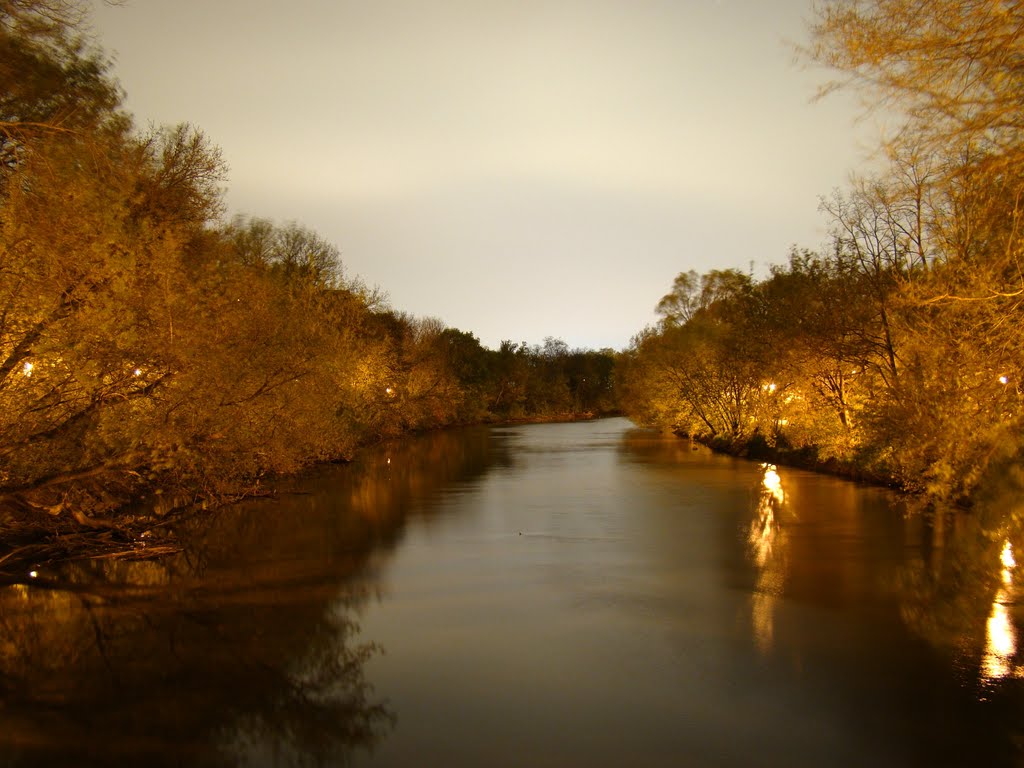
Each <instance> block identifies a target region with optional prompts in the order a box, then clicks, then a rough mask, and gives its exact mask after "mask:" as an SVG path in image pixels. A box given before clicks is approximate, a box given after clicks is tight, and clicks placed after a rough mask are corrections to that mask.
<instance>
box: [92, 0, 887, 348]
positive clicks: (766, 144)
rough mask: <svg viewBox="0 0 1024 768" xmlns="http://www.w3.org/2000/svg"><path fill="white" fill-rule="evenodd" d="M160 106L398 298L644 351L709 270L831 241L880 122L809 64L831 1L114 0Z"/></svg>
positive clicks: (267, 199)
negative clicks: (671, 297)
mask: <svg viewBox="0 0 1024 768" xmlns="http://www.w3.org/2000/svg"><path fill="white" fill-rule="evenodd" d="M93 2H94V9H93V18H92V27H93V32H94V33H95V34H96V36H97V38H98V40H99V43H100V44H101V45H102V46H103V48H104V49H105V50H106V52H107V53H108V55H110V56H111V57H112V58H113V59H114V62H115V64H114V69H113V73H114V75H115V77H117V79H118V80H119V81H120V82H121V84H122V86H123V87H124V89H125V90H126V92H127V102H126V105H127V107H128V109H129V110H130V111H131V112H132V113H133V114H134V115H135V118H136V121H137V123H138V125H139V126H140V127H142V128H145V127H146V126H148V125H150V124H153V125H165V124H167V125H170V124H177V123H180V122H188V123H191V124H193V125H195V126H196V127H197V128H199V129H201V130H202V131H203V132H204V133H205V134H206V135H207V137H208V138H209V139H210V140H211V141H212V142H213V143H214V144H216V145H218V146H219V147H220V148H221V150H222V153H223V156H224V159H225V161H226V163H227V166H228V182H227V191H226V203H227V206H228V209H229V214H236V213H241V214H246V215H251V216H259V217H265V218H270V219H273V220H274V221H277V222H279V223H285V222H289V221H297V222H299V223H301V224H303V225H305V226H307V227H309V228H311V229H313V230H315V231H316V232H317V233H319V234H320V235H322V236H323V237H325V238H327V239H328V240H330V241H331V242H333V243H334V244H335V245H337V246H338V248H339V249H340V251H341V257H342V261H343V263H344V268H345V272H346V274H347V275H348V276H349V277H352V278H359V279H361V280H362V281H363V282H365V283H366V284H368V285H370V286H376V287H379V288H380V289H382V290H383V291H385V292H386V293H387V295H388V297H389V300H390V304H391V306H392V307H393V308H394V309H396V310H400V311H405V312H409V313H411V314H413V315H416V316H421V317H437V318H440V319H441V320H442V321H443V322H444V323H445V324H446V325H448V326H452V327H456V328H459V329H461V330H463V331H470V332H472V333H474V334H475V335H476V336H477V337H478V338H479V339H480V340H481V341H482V342H483V343H484V344H485V345H487V346H489V347H492V348H495V347H497V346H498V345H499V344H500V342H501V341H502V340H503V339H510V340H512V341H515V342H519V341H526V342H528V343H530V344H535V343H540V342H542V341H543V339H544V338H545V337H547V336H553V337H556V338H560V339H562V340H564V341H565V342H566V343H567V344H568V345H569V346H570V347H573V348H577V347H585V348H592V349H600V348H605V347H611V348H613V349H622V348H624V347H626V346H627V345H628V344H629V341H630V338H631V337H632V336H633V335H634V334H635V333H637V332H638V331H640V330H641V329H642V328H643V327H644V326H646V325H648V324H650V323H652V322H654V321H655V320H656V316H655V314H654V306H655V305H656V304H657V302H658V300H659V299H660V298H661V296H663V295H664V294H665V293H667V292H668V290H669V289H670V288H671V285H672V280H673V278H674V277H675V276H676V275H677V274H678V273H679V272H684V271H688V270H691V269H692V270H696V271H697V272H706V271H708V270H710V269H726V268H730V267H735V268H739V269H743V270H748V269H750V268H751V265H753V269H754V273H755V275H756V276H763V275H764V274H765V273H766V271H767V267H768V265H769V264H773V263H784V262H785V261H786V259H787V257H788V253H789V250H790V247H791V246H793V245H797V246H800V247H808V248H818V247H820V246H821V245H823V244H824V243H825V242H826V240H827V221H826V219H825V218H824V216H823V215H822V214H821V213H819V211H818V202H819V198H820V197H821V196H824V195H828V194H830V193H831V192H832V190H833V189H836V188H842V187H843V186H845V185H846V183H847V182H848V179H849V176H850V173H851V172H853V171H855V170H856V169H858V168H859V167H861V166H862V165H863V164H864V162H865V159H866V158H867V157H868V154H869V149H870V147H871V145H872V139H873V131H874V132H877V131H876V130H875V129H873V128H872V127H871V126H870V125H868V124H866V123H865V121H863V120H860V121H858V120H857V116H858V115H859V114H860V111H859V108H858V105H857V102H856V101H855V100H854V98H853V97H852V96H848V95H845V94H840V95H838V96H831V97H829V98H828V99H826V100H824V101H818V102H814V101H813V96H814V93H815V89H816V87H817V86H818V85H820V84H821V83H822V82H823V81H824V80H825V79H826V78H827V73H825V72H823V71H821V70H818V69H809V68H807V66H806V65H801V64H799V63H797V62H795V54H794V47H793V46H794V44H795V43H799V42H804V41H806V26H805V24H806V19H807V18H808V17H809V15H810V0H432V2H427V0H360V1H359V2H354V1H351V0H292V1H291V2H289V3H283V2H280V0H273V2H268V1H265V0H123V1H122V2H121V3H120V4H118V5H108V4H106V3H103V2H101V0H93Z"/></svg>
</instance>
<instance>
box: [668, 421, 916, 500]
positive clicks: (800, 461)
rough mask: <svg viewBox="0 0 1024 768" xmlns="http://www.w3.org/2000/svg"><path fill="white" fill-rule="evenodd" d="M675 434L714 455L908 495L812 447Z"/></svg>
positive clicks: (890, 481)
mask: <svg viewBox="0 0 1024 768" xmlns="http://www.w3.org/2000/svg"><path fill="white" fill-rule="evenodd" d="M677 434H678V436H679V437H681V438H686V439H693V440H694V441H696V442H699V443H700V444H701V445H704V446H707V447H708V448H710V449H711V450H712V451H714V452H715V453H721V454H725V455H728V456H736V457H738V458H743V459H750V460H752V461H762V462H768V463H770V464H780V465H782V466H785V467H795V468H797V469H806V470H808V471H810V472H818V473H820V474H824V475H832V476H833V477H841V478H843V479H844V480H851V481H853V482H857V483H864V484H866V485H875V486H880V487H884V488H891V489H893V490H896V491H900V492H903V493H912V491H911V490H910V489H908V488H906V487H905V486H904V485H903V484H902V483H900V482H899V480H897V479H896V478H895V477H893V476H892V475H889V474H886V473H884V472H880V471H877V470H872V469H870V468H867V467H864V466H861V465H859V464H856V463H854V462H851V461H842V460H840V459H837V458H835V457H829V458H827V459H821V458H819V457H818V449H817V448H815V447H814V446H807V447H804V448H784V447H779V446H773V445H770V444H769V443H768V441H767V440H765V439H764V438H763V437H762V436H760V435H755V436H754V437H752V438H749V439H747V440H740V441H735V440H727V439H725V438H720V437H699V438H698V437H695V438H690V437H689V436H688V435H685V434H679V433H677Z"/></svg>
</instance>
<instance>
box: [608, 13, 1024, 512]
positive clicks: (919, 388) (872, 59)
mask: <svg viewBox="0 0 1024 768" xmlns="http://www.w3.org/2000/svg"><path fill="white" fill-rule="evenodd" d="M1022 30H1024V14H1022V10H1021V7H1020V4H1018V3H999V2H983V1H981V0H979V1H978V2H973V1H972V2H959V1H958V2H952V1H951V0H928V2H923V3H922V2H916V0H914V1H912V0H838V1H837V2H830V3H825V4H822V5H821V6H820V7H819V8H818V9H817V16H816V19H815V21H814V23H813V25H812V44H811V45H810V46H809V47H808V48H807V49H806V50H805V54H807V55H808V56H809V57H811V58H813V59H815V60H817V61H819V62H822V63H824V64H827V65H829V66H831V67H833V68H834V69H835V70H836V71H838V72H839V73H840V74H841V76H842V77H843V78H845V79H841V80H839V81H836V82H833V83H831V84H829V86H827V87H826V88H825V91H827V90H829V89H830V88H833V87H841V86H849V85H854V86H857V87H860V88H861V89H862V93H864V94H865V95H866V97H867V99H868V102H869V104H870V105H872V106H878V105H881V106H884V107H886V108H888V109H890V110H892V111H893V113H894V114H901V115H903V117H904V120H903V122H902V124H901V125H900V126H899V129H898V130H897V131H896V132H895V134H894V135H893V136H892V137H891V139H890V140H889V141H888V143H887V144H886V145H885V146H884V147H883V149H884V150H885V152H886V153H887V156H888V157H889V159H890V166H889V169H888V171H887V173H886V174H884V175H883V176H880V177H878V178H870V179H858V180H856V181H855V182H854V183H853V185H852V188H851V189H850V190H849V191H848V192H847V193H845V194H841V193H836V194H835V195H833V196H832V197H831V198H829V199H826V200H824V201H823V202H822V210H823V212H824V213H825V214H826V215H827V216H828V218H829V221H830V223H831V226H832V250H831V252H830V253H828V254H820V255H819V254H812V253H806V252H795V253H794V254H793V255H792V256H791V259H790V263H789V265H788V267H785V268H775V269H773V271H772V273H771V275H770V276H769V277H768V278H767V279H765V280H763V281H761V282H759V283H757V284H756V285H753V286H750V288H749V290H746V291H736V290H731V291H725V292H724V293H723V292H721V291H719V290H717V289H716V288H715V286H718V285H722V284H723V281H722V273H719V272H710V273H708V274H707V275H704V276H703V277H698V276H697V275H696V273H693V272H687V273H683V274H680V275H679V277H677V278H676V281H675V284H674V286H673V290H672V292H671V293H670V294H668V295H667V296H665V297H664V298H663V299H662V300H661V302H660V303H659V304H658V312H659V313H661V315H662V321H661V323H660V324H659V326H658V327H656V328H653V329H649V330H648V331H647V332H645V333H644V334H642V335H641V336H639V337H637V339H636V340H635V341H634V345H633V348H632V349H631V350H630V351H629V353H628V354H627V355H626V356H625V364H624V365H623V370H622V372H621V376H620V380H621V386H622V397H623V404H624V407H625V408H626V410H627V411H628V412H630V413H631V414H635V415H636V416H637V417H638V418H640V419H643V420H645V421H648V422H651V423H658V424H663V425H668V426H672V427H674V428H676V429H679V430H682V431H689V432H693V433H695V434H699V435H701V434H702V435H706V436H709V437H718V436H721V435H722V434H723V433H728V434H729V437H730V438H731V440H732V441H734V442H743V441H749V440H751V439H754V438H755V437H757V438H759V439H763V440H766V441H767V442H769V443H770V444H772V443H774V444H776V445H781V446H783V447H788V448H796V449H800V450H809V451H812V452H814V453H815V454H816V455H817V456H818V457H819V459H823V460H831V459H835V460H839V461H843V462H847V463H852V464H853V465H855V466H856V467H859V468H860V469H865V470H869V471H871V472H873V473H882V474H886V475H888V476H890V477H892V478H894V479H896V480H898V481H899V482H900V483H901V484H902V485H903V486H904V487H907V488H909V489H913V490H920V491H925V492H927V493H928V494H929V496H930V497H931V498H939V499H943V498H946V499H959V500H964V499H968V498H970V497H971V496H972V494H974V493H975V491H976V489H977V488H978V487H979V486H980V485H982V483H983V482H984V481H985V479H986V477H987V476H990V475H991V474H992V473H993V472H994V471H995V470H994V469H993V468H994V467H996V466H1001V465H1002V464H1003V462H1005V460H1006V457H1008V456H1013V455H1018V454H1019V451H1020V448H1021V446H1022V443H1024V440H1022V434H1024V397H1022V391H1024V386H1022V379H1021V377H1022V374H1024V371H1022V368H1021V366H1022V361H1024V336H1022V334H1021V333H1020V328H1021V327H1022V324H1024V270H1022V267H1021V259H1022V255H1024V245H1022V241H1021V237H1020V219H1021V211H1020V201H1021V199H1022V195H1024V182H1022V179H1024V130H1022V129H1024V119H1022V114H1024V113H1022V108H1024V105H1022V103H1021V99H1020V93H1021V74H1020V66H1019V61H1020V58H1021V54H1022V49H1021V46H1022V45H1024V43H1022V40H1024V36H1022V35H1021V32H1022ZM765 345H767V347H768V348H769V349H770V350H771V354H767V355H766V354H765V352H764V349H763V347H764V346H765ZM726 370H730V371H732V372H733V374H734V375H733V377H732V378H729V377H726V376H724V375H723V372H725V371H726ZM758 382H760V389H759V388H758ZM723 404H727V407H726V405H723Z"/></svg>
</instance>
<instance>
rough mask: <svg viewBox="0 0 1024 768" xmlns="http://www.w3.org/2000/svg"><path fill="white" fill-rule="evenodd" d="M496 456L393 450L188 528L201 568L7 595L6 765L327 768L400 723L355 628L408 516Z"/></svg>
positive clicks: (49, 580)
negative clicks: (378, 696) (377, 691)
mask: <svg viewBox="0 0 1024 768" xmlns="http://www.w3.org/2000/svg"><path fill="white" fill-rule="evenodd" d="M495 456H496V454H494V452H493V451H492V450H491V448H490V447H489V445H488V443H487V435H486V433H485V432H469V433H466V432H450V433H438V434H436V435H431V436H425V437H424V438H423V439H418V440H412V441H410V442H409V443H406V444H397V445H393V446H381V447H379V448H378V449H374V450H373V451H368V452H367V453H366V455H365V457H364V459H363V460H362V461H360V462H358V463H356V464H353V465H351V466H348V467H340V468H338V467H335V468H329V469H324V470H323V471H322V472H321V473H319V475H318V476H316V477H313V478H310V479H308V480H307V482H305V483H302V482H297V483H296V484H295V485H294V487H293V490H294V491H296V493H294V494H285V495H282V496H281V497H280V499H279V500H277V501H274V502H259V503H253V504H244V505H239V506H237V507H234V508H231V509H228V510H225V511H224V512H223V513H222V514H217V515H213V516H210V517H207V518H201V519H195V520H193V521H191V522H190V523H188V524H186V525H184V526H183V527H182V530H181V539H182V541H183V542H184V543H185V545H186V547H185V551H184V552H183V553H182V554H181V555H178V556H175V557H172V558H167V559H164V560H157V561H150V562H124V561H114V560H98V561H90V562H83V563H74V564H70V565H68V566H65V567H64V568H63V569H62V570H61V571H60V572H59V573H40V578H39V579H38V580H37V581H36V582H33V584H32V586H27V585H24V584H16V585H13V586H10V587H7V588H5V589H2V590H0V718H2V719H3V723H4V725H3V728H2V729H0V755H3V756H2V757H0V764H7V765H17V764H20V763H19V761H23V762H25V763H28V764H36V763H38V762H49V763H52V764H63V763H68V764H70V763H72V762H73V763H74V764H78V765H88V764H95V765H107V764H120V763H124V762H126V761H127V762H135V761H139V760H141V759H143V758H145V760H146V761H147V762H152V763H156V764H161V763H172V764H182V765H235V764H250V763H255V764H276V765H297V764H323V765H338V764H344V763H345V762H348V760H349V758H350V756H351V755H352V753H353V751H354V750H359V749H371V748H372V747H373V745H374V744H376V743H377V742H379V740H380V739H382V738H384V737H385V736H386V734H387V732H388V731H389V730H390V727H391V725H392V723H393V720H394V715H393V714H392V713H391V712H390V711H389V709H388V708H387V706H386V705H385V704H384V703H382V702H380V701H377V700H375V698H374V695H373V692H372V690H371V687H370V685H369V684H368V682H367V681H366V679H365V677H364V673H363V668H364V665H365V663H366V661H367V660H368V659H369V658H370V657H371V656H372V655H373V654H374V652H375V651H376V648H375V647H374V646H373V645H372V644H366V643H362V642H360V640H359V638H358V624H357V621H356V620H357V617H358V613H359V610H360V609H361V606H362V605H364V604H365V602H366V600H367V598H368V597H369V596H370V595H372V594H373V578H374V573H373V567H372V566H373V564H374V562H375V561H376V560H377V558H379V556H380V554H379V553H380V552H381V551H387V550H389V549H390V548H391V547H392V546H393V545H394V543H395V542H396V541H397V540H398V538H399V537H400V535H401V529H402V525H403V522H404V517H405V515H406V514H407V513H408V511H409V510H410V509H411V508H413V507H419V506H422V505H421V504H418V502H419V501H421V500H423V499H424V498H425V497H427V496H429V494H430V493H431V492H432V491H433V490H435V489H437V488H438V487H440V486H442V485H445V484H449V483H452V482H458V481H460V480H463V479H468V478H469V477H472V476H474V475H477V474H479V473H481V472H483V471H486V469H487V468H488V467H489V466H490V465H491V462H492V460H493V459H494V458H495Z"/></svg>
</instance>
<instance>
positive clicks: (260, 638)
mask: <svg viewBox="0 0 1024 768" xmlns="http://www.w3.org/2000/svg"><path fill="white" fill-rule="evenodd" d="M291 490H292V491H294V493H289V494H286V495H282V497H281V498H279V499H278V500H276V501H264V502H255V503H251V504H245V505H240V506H239V507H237V508H233V509H231V510H229V511H228V512H227V513H225V514H221V515H217V516H215V517H214V518H212V519H207V520H201V521H200V520H197V521H193V522H192V523H191V524H189V525H187V526H185V527H184V529H183V530H182V531H181V534H180V535H181V538H182V541H183V543H184V544H185V551H184V552H183V553H182V554H181V555H180V556H178V557H175V558H171V559H167V560H163V561H158V562H155V563H154V562H149V563H127V562H114V561H97V562H92V563H78V564H73V565H69V566H66V567H65V568H63V569H62V570H60V571H55V572H52V573H51V572H45V571H44V572H41V573H39V575H38V578H35V579H30V578H28V577H27V575H26V578H25V579H24V583H18V584H13V585H9V586H6V587H3V588H0V765H11V766H15V765H19V766H20V765H63V764H71V763H74V764H77V765H90V764H93V765H110V764H150V765H153V764H158V765H161V764H168V765H224V766H231V765H256V766H261V765H306V764H314V765H316V764H321V765H341V764H347V765H366V766H378V765H379V766H419V765H444V766H463V765H464V766H478V765H488V766H494V765H499V766H500V765H508V766H519V765H523V766H527V765H528V766H605V765H607V766H620V765H639V766H660V765H665V766H670V765H671V766H680V765H686V766H748V765H756V766H944V765H965V766H967V765H992V766H1002V765H1020V764H1022V763H1021V762H1020V755H1021V750H1020V748H1021V746H1022V745H1024V708H1022V703H1024V689H1022V686H1021V682H1020V679H1021V677H1022V676H1024V666H1022V664H1021V662H1020V660H1019V658H1018V653H1017V626H1018V625H1019V623H1020V622H1019V619H1020V617H1018V616H1017V608H1016V607H1015V600H1014V597H1015V584H1014V580H1015V578H1017V576H1016V561H1015V557H1014V542H1016V541H1017V540H1018V538H1019V534H1018V533H1017V532H1015V531H1011V530H1004V529H1002V528H994V527H993V526H991V525H990V526H987V527H986V528H985V529H984V530H982V528H981V526H980V518H981V515H974V516H973V517H972V518H968V519H963V518H949V519H945V518H940V519H939V521H938V522H936V523H933V522H929V521H927V520H926V519H924V518H922V517H921V516H918V515H913V514H909V513H908V512H907V510H905V509H903V508H902V507H901V504H900V502H899V501H898V500H897V499H895V498H894V497H893V496H891V495H890V494H889V493H887V492H885V491H882V490H878V489H870V488H863V487H859V486H855V485H853V484H850V483H846V482H843V481H840V480H836V479H833V478H828V477H822V476H817V475H813V474H810V473H806V472H800V471H796V470H789V469H786V468H778V469H776V468H774V467H771V466H766V465H761V464H758V463H754V462H747V461H742V460H736V459H730V458H725V457H721V456H714V455H712V454H710V453H708V452H707V451H706V450H704V449H700V450H692V449H691V446H690V445H689V443H687V442H686V441H680V440H678V439H675V438H672V437H666V436H660V435H657V434H655V433H651V432H646V431H642V430H637V429H635V428H633V426H632V425H631V424H630V423H629V422H627V421H625V420H622V419H611V420H603V421H597V422H589V423H577V424H552V425H528V426H517V427H502V428H494V429H471V430H462V431H454V432H446V433H441V434H435V435H428V436H424V437H423V438H419V439H416V440H411V441H407V442H404V443H401V444H398V445H393V446H383V447H381V448H379V449H375V450H374V451H371V452H368V453H367V454H366V455H365V456H364V457H363V458H362V460H361V461H359V462H357V463H356V464H354V465H352V466H347V467H334V468H325V469H323V470H321V471H320V472H318V473H317V474H316V475H315V476H312V477H309V478H305V479H303V480H302V481H297V482H296V485H295V487H294V488H292V489H291ZM1022 546H1024V544H1022ZM1022 562H1024V561H1022ZM1021 578H1024V573H1022V574H1021Z"/></svg>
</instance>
